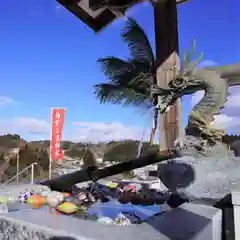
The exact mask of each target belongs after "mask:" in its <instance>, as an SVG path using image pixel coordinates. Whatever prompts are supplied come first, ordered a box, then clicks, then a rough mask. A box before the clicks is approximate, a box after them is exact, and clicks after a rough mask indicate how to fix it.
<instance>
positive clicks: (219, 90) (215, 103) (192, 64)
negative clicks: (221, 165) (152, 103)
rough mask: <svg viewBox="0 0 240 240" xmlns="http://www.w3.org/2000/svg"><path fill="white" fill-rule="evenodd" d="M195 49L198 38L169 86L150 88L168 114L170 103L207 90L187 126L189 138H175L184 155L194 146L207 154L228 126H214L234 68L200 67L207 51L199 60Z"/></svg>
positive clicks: (161, 111) (186, 133) (161, 112)
mask: <svg viewBox="0 0 240 240" xmlns="http://www.w3.org/2000/svg"><path fill="white" fill-rule="evenodd" d="M194 50H195V41H193V45H192V48H191V50H190V52H189V54H186V53H185V52H183V59H182V62H181V68H180V71H179V72H177V74H176V76H175V78H174V79H172V80H171V81H170V82H169V84H168V88H165V89H163V88H160V87H158V86H152V87H151V90H150V91H151V93H152V95H153V96H155V97H159V99H160V100H159V103H158V105H157V108H158V110H159V112H160V114H164V113H165V112H166V111H167V109H168V107H169V106H171V105H173V104H174V103H175V102H176V100H177V99H179V98H181V97H182V96H184V95H188V94H192V93H195V92H197V91H199V90H204V91H205V94H204V96H203V98H202V100H201V101H200V102H199V103H198V104H197V105H196V106H195V107H194V109H193V110H192V112H191V113H190V114H189V117H188V124H187V126H186V128H185V137H184V141H185V142H181V141H180V140H176V142H175V145H176V149H178V150H179V152H181V155H182V154H184V153H186V152H187V151H188V150H189V148H190V147H193V148H195V150H197V152H198V153H201V154H202V155H205V154H206V151H207V149H209V148H211V147H212V146H214V145H215V144H217V143H221V140H222V137H223V136H224V135H225V134H226V131H225V130H224V129H217V128H214V127H213V126H212V125H211V123H212V121H213V120H214V116H215V115H217V114H219V113H220V110H221V109H222V108H223V107H224V104H225V103H226V101H227V96H228V87H229V83H228V81H227V79H226V77H227V75H229V74H230V75H231V73H232V72H233V71H232V70H233V68H232V67H228V66H223V67H222V68H221V67H219V68H204V69H199V68H197V66H198V64H199V63H200V61H201V60H202V57H203V54H202V53H201V54H200V55H199V57H198V58H197V60H195V61H192V58H193V54H194ZM238 68H239V66H238ZM228 70H229V71H228ZM235 74H236V73H235ZM231 85H232V84H231ZM192 154H193V152H191V155H192Z"/></svg>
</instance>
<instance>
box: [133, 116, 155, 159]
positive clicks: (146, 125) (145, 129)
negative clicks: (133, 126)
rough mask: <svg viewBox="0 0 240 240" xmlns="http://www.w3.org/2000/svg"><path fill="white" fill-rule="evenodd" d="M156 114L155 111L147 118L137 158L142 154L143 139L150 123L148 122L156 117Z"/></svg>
mask: <svg viewBox="0 0 240 240" xmlns="http://www.w3.org/2000/svg"><path fill="white" fill-rule="evenodd" d="M154 114H155V113H153V114H152V115H150V116H149V118H148V119H147V120H146V123H145V127H144V130H143V134H142V137H141V140H140V142H139V144H138V153H137V158H139V157H140V155H141V151H142V146H143V139H144V137H145V135H146V131H147V128H148V125H149V124H148V123H149V122H150V121H149V119H150V120H152V119H153V117H154ZM150 117H151V118H150ZM154 128H156V126H154Z"/></svg>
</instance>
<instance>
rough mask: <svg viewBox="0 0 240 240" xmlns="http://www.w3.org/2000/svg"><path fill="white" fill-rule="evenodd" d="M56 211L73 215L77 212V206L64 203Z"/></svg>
mask: <svg viewBox="0 0 240 240" xmlns="http://www.w3.org/2000/svg"><path fill="white" fill-rule="evenodd" d="M57 209H58V211H60V212H62V213H66V214H70V213H74V212H76V211H78V210H79V208H78V206H77V205H76V204H74V203H71V202H64V203H62V204H60V205H59V206H58V207H57Z"/></svg>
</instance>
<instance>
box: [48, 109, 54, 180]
mask: <svg viewBox="0 0 240 240" xmlns="http://www.w3.org/2000/svg"><path fill="white" fill-rule="evenodd" d="M52 112H53V109H52V108H51V130H50V147H49V167H48V172H49V176H48V178H49V179H51V178H52V120H53V119H52Z"/></svg>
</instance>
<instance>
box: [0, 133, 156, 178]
mask: <svg viewBox="0 0 240 240" xmlns="http://www.w3.org/2000/svg"><path fill="white" fill-rule="evenodd" d="M138 144H139V142H138V141H133V140H126V141H111V142H109V143H98V144H94V143H74V142H71V141H63V142H62V149H63V150H64V155H65V156H67V157H70V158H73V159H82V158H85V159H91V158H89V153H91V154H90V155H92V156H94V157H95V158H102V159H103V160H104V161H110V162H111V161H114V162H122V161H127V160H130V159H133V158H135V157H136V156H137V151H138ZM49 146H50V141H48V140H44V141H30V142H28V141H26V140H24V139H22V138H21V137H20V136H19V135H16V134H7V135H3V136H0V181H1V182H4V181H6V180H7V179H9V178H10V177H12V176H14V175H15V174H16V163H17V158H16V156H17V155H16V150H17V149H18V148H19V151H20V152H19V165H20V167H19V168H20V170H22V169H24V168H25V167H27V166H29V165H31V164H32V163H34V162H38V165H37V166H36V174H37V176H38V178H37V179H39V180H42V179H45V178H46V177H47V176H48V166H49ZM149 151H157V146H154V147H151V148H150V147H149V144H148V143H143V148H142V155H145V154H147V153H148V152H149ZM87 161H90V160H87ZM91 162H92V160H91V161H90V162H89V163H88V164H90V165H91V164H92V163H91ZM53 164H54V163H53ZM88 164H87V165H88ZM53 167H54V166H53ZM22 178H24V179H25V178H27V175H26V176H23V177H22Z"/></svg>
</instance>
